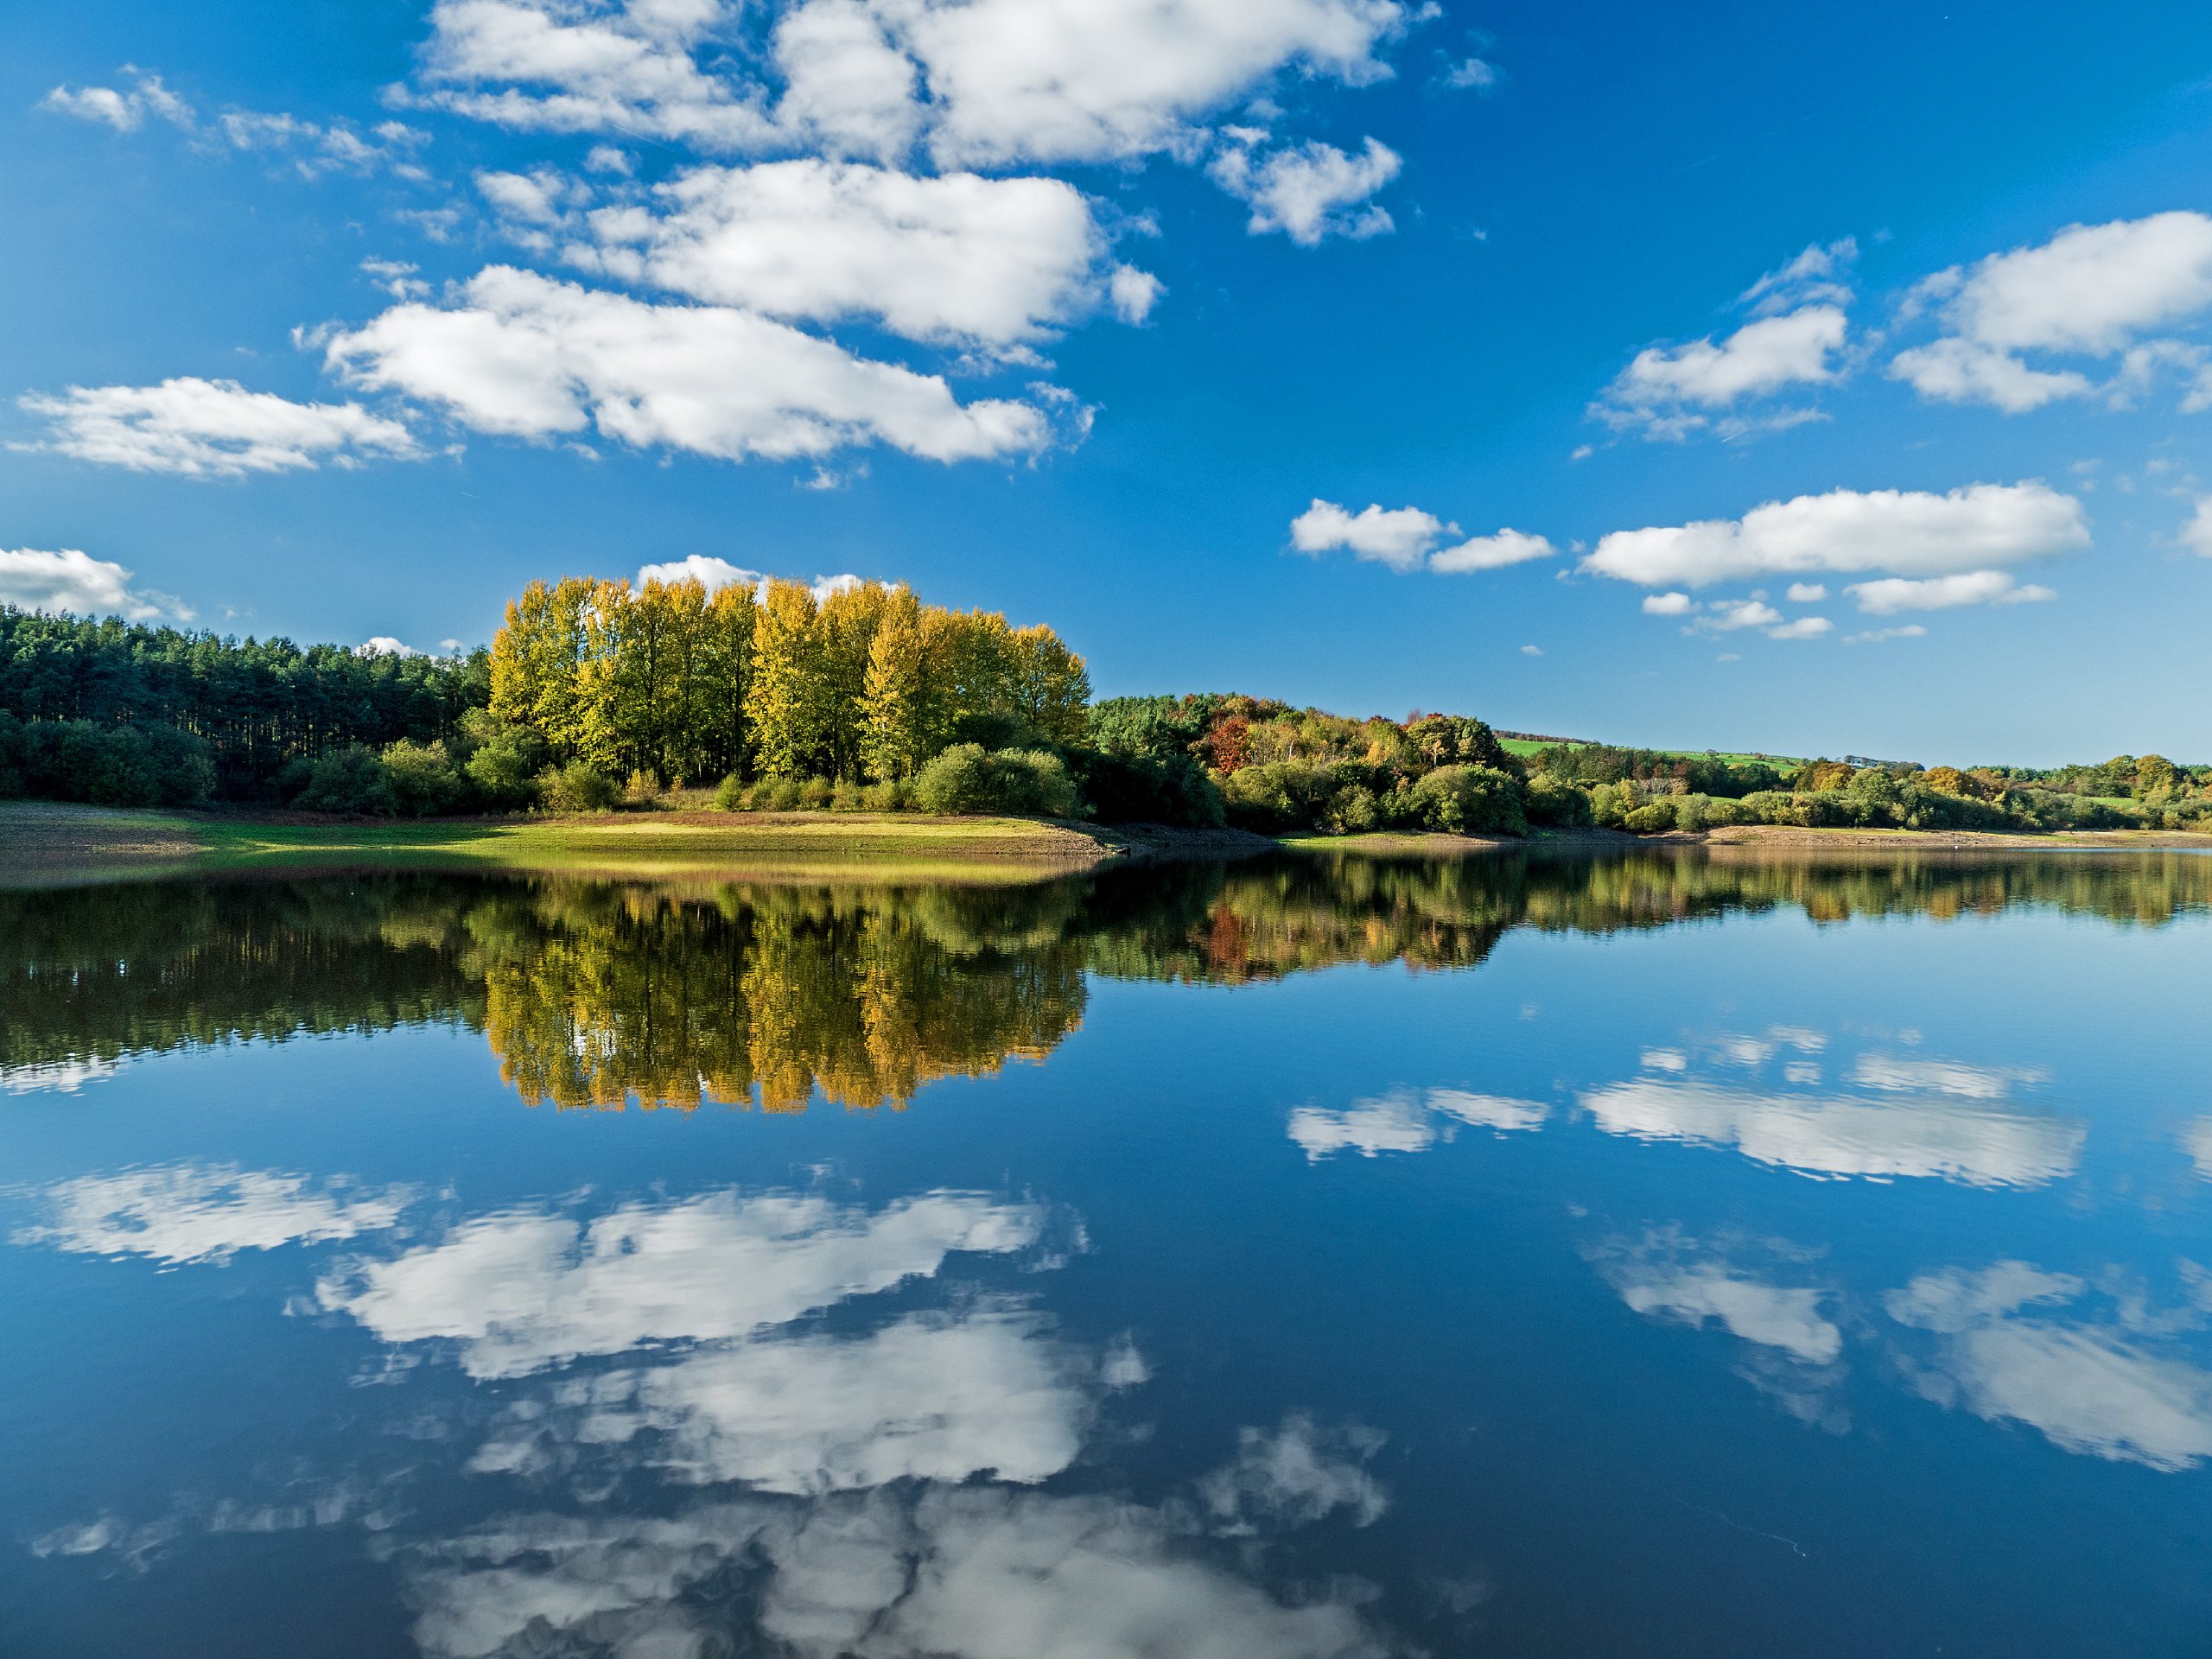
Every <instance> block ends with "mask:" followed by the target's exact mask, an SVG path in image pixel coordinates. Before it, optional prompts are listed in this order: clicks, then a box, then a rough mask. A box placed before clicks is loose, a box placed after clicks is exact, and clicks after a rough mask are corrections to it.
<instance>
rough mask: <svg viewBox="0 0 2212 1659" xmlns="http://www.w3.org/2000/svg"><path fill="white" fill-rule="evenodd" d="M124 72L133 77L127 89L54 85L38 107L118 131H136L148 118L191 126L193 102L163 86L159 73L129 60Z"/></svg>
mask: <svg viewBox="0 0 2212 1659" xmlns="http://www.w3.org/2000/svg"><path fill="white" fill-rule="evenodd" d="M124 73H125V74H127V75H130V77H132V81H133V84H132V85H131V86H130V87H128V88H127V89H124V90H121V91H118V89H116V88H115V87H112V86H79V87H69V86H56V87H55V88H54V90H53V91H52V92H48V94H47V95H46V96H45V97H44V98H43V99H41V100H40V101H39V107H40V108H41V109H45V110H52V111H54V112H55V113H57V114H60V115H73V116H75V117H76V118H78V119H79V120H80V121H98V122H101V123H104V124H106V125H108V126H111V127H113V128H114V129H115V130H117V131H118V132H136V131H137V130H138V129H139V128H140V127H143V126H144V125H145V124H146V123H147V122H149V121H166V122H167V123H168V124H169V125H171V126H173V127H179V128H181V129H182V130H185V131H187V132H190V131H191V130H193V129H194V125H195V118H194V114H193V109H192V105H189V104H188V103H186V102H185V101H184V99H181V98H179V97H178V96H177V95H176V94H175V92H171V91H169V89H168V87H166V86H162V78H161V77H160V76H159V75H149V74H147V73H144V72H143V71H142V70H138V69H135V68H133V67H130V65H128V64H125V65H124Z"/></svg>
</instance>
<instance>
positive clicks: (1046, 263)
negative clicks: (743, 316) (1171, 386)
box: [571, 160, 1159, 346]
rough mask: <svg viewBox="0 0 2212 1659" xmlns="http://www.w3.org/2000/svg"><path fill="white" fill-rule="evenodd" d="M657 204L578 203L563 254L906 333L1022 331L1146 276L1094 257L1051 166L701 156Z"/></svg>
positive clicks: (951, 336)
mask: <svg viewBox="0 0 2212 1659" xmlns="http://www.w3.org/2000/svg"><path fill="white" fill-rule="evenodd" d="M654 194H655V196H656V198H657V199H658V202H659V204H660V207H661V211H658V212H654V211H651V210H649V209H647V208H645V207H614V208H606V209H602V210H601V211H600V212H598V213H594V214H593V215H592V216H591V226H592V232H593V235H594V238H595V241H596V243H597V246H596V248H594V249H581V250H576V251H574V252H573V253H572V255H571V257H575V258H578V259H579V260H580V261H581V262H582V263H586V264H589V265H591V266H593V267H594V268H597V269H601V270H606V271H607V272H608V273H609V274H611V275H613V276H617V277H621V278H623V279H624V280H626V281H639V282H648V283H653V284H655V285H656V286H658V287H661V288H665V289H673V290H675V291H676V292H677V293H681V294H684V295H688V296H690V297H691V298H693V299H697V300H705V301H709V302H713V303H715V304H719V305H732V306H741V307H744V308H747V309H749V310H753V311H758V312H761V313H764V314H766V315H770V316H775V317H783V318H791V319H801V318H804V319H812V320H817V321H832V320H836V319H841V318H847V317H868V318H873V319H875V320H878V321H880V322H881V323H882V324H883V326H884V327H887V328H888V329H890V330H891V331H892V332H893V333H894V334H901V335H904V336H905V337H906V338H907V339H909V340H939V341H948V342H953V343H960V342H974V343H979V344H982V345H988V346H1005V345H1012V344H1014V343H1017V342H1020V341H1025V340H1034V339H1036V338H1038V337H1039V336H1040V335H1042V334H1046V333H1047V332H1048V331H1050V330H1051V329H1052V328H1054V327H1058V326H1060V325H1062V324H1065V323H1066V322H1068V321H1071V320H1073V319H1074V318H1075V317H1077V315H1081V314H1082V313H1084V312H1085V311H1087V310H1090V309H1094V308H1097V307H1098V306H1099V305H1101V304H1102V303H1105V302H1109V289H1110V302H1111V303H1112V305H1113V306H1114V308H1115V309H1116V312H1117V314H1119V315H1125V316H1135V317H1139V318H1141V317H1142V316H1143V315H1144V314H1145V313H1146V312H1147V310H1149V309H1150V307H1151V301H1152V298H1153V296H1155V295H1156V294H1157V292H1158V289H1159V284H1158V282H1157V279H1155V278H1154V277H1150V276H1148V275H1147V274H1146V273H1145V272H1142V271H1139V270H1133V269H1131V268H1129V267H1127V266H1123V267H1121V268H1120V269H1119V270H1112V269H1110V268H1109V264H1108V261H1107V251H1108V244H1107V238H1105V236H1104V235H1103V233H1102V232H1100V230H1099V228H1098V226H1097V224H1096V221H1095V220H1094V219H1093V218H1092V215H1091V211H1090V203H1089V202H1088V201H1087V200H1085V199H1084V196H1083V194H1082V193H1081V192H1080V191H1078V190H1077V189H1076V188H1074V187H1073V186H1071V185H1069V184H1065V183H1063V182H1062V181H1059V180H1058V179H1042V178H1027V179H1022V178H1017V179H984V178H979V177H977V176H976V175H975V174H972V173H953V174H946V175H940V176H938V177H935V178H916V177H912V176H909V175H906V174H902V173H893V172H887V171H885V170H884V169H882V168H876V167H868V166H864V165H861V164H859V163H855V162H847V163H840V162H825V161H818V160H803V161H790V162H769V163H766V164H764V165H761V166H759V167H749V168H720V167H702V168H692V169H691V170H690V171H688V172H685V173H682V174H679V175H677V176H676V177H675V178H674V179H672V180H671V181H669V182H667V183H665V184H663V185H661V186H659V187H658V188H657V189H656V190H655V192H654Z"/></svg>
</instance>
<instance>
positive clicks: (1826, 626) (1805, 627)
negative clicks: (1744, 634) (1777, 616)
mask: <svg viewBox="0 0 2212 1659" xmlns="http://www.w3.org/2000/svg"><path fill="white" fill-rule="evenodd" d="M1834 631H1835V624H1834V623H1833V622H1831V621H1829V620H1827V618H1826V617H1825V616H1801V617H1798V618H1796V620H1793V621H1789V622H1784V623H1783V624H1782V626H1779V627H1774V628H1769V629H1768V630H1767V631H1766V637H1767V638H1768V639H1819V638H1821V635H1823V634H1827V633H1832V632H1834Z"/></svg>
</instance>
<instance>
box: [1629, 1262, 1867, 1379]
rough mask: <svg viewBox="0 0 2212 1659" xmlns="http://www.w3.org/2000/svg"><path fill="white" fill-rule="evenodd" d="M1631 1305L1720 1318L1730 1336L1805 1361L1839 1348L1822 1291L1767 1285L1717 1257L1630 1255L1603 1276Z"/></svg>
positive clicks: (1698, 1321)
mask: <svg viewBox="0 0 2212 1659" xmlns="http://www.w3.org/2000/svg"><path fill="white" fill-rule="evenodd" d="M1607 1276H1608V1277H1609V1278H1610V1279H1611V1281H1612V1284H1613V1287H1614V1288H1615V1289H1616V1290H1618V1291H1619V1292H1620V1294H1621V1300H1623V1301H1624V1302H1626V1303H1627V1304H1628V1306H1629V1307H1630V1309H1631V1310H1632V1311H1634V1312H1636V1313H1641V1314H1643V1315H1645V1316H1646V1317H1647V1318H1650V1319H1669V1320H1672V1321H1673V1322H1674V1323H1675V1324H1678V1325H1690V1326H1692V1327H1701V1326H1703V1325H1704V1324H1705V1323H1706V1321H1707V1320H1708V1319H1712V1320H1716V1321H1718V1322H1719V1324H1720V1325H1723V1326H1724V1327H1726V1330H1727V1331H1728V1332H1729V1333H1730V1334H1731V1335H1732V1336H1735V1337H1738V1338H1742V1339H1743V1340H1744V1341H1745V1342H1751V1343H1757V1344H1759V1345H1760V1346H1762V1347H1767V1348H1777V1349H1780V1350H1781V1351H1783V1353H1786V1354H1788V1355H1789V1357H1791V1358H1793V1359H1797V1360H1802V1362H1804V1363H1806V1364H1808V1365H1829V1364H1833V1363H1834V1362H1835V1360H1836V1359H1837V1358H1838V1357H1840V1355H1841V1354H1842V1352H1843V1332H1841V1331H1840V1330H1839V1329H1838V1328H1837V1327H1836V1325H1835V1322H1834V1320H1832V1319H1827V1318H1826V1317H1825V1316H1824V1315H1823V1314H1822V1313H1821V1302H1822V1300H1825V1293H1824V1292H1822V1291H1821V1290H1819V1289H1817V1288H1813V1287H1801V1286H1782V1285H1773V1284H1768V1283H1766V1282H1765V1281H1762V1280H1758V1279H1754V1278H1751V1277H1750V1276H1749V1275H1747V1274H1741V1273H1738V1272H1736V1271H1735V1270H1733V1269H1732V1268H1728V1267H1726V1266H1725V1265H1723V1264H1721V1263H1719V1262H1692V1263H1690V1264H1688V1265H1687V1266H1685V1265H1682V1264H1681V1263H1678V1262H1668V1261H1662V1260H1657V1259H1654V1258H1652V1257H1650V1256H1649V1255H1638V1256H1632V1257H1630V1258H1629V1259H1627V1260H1625V1261H1624V1262H1622V1263H1620V1264H1619V1265H1618V1266H1617V1267H1616V1268H1614V1269H1613V1270H1612V1271H1611V1273H1609V1274H1608V1275H1607Z"/></svg>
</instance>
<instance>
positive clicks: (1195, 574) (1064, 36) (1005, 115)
mask: <svg viewBox="0 0 2212 1659" xmlns="http://www.w3.org/2000/svg"><path fill="white" fill-rule="evenodd" d="M0 131H4V133H5V137H6V143H7V146H8V155H9V156H10V165H9V167H8V168H5V169H4V170H0V214H4V215H5V221H6V222H7V223H8V224H9V225H10V226H11V228H12V231H13V234H12V235H11V236H10V238H9V244H10V257H9V258H8V259H7V260H6V261H4V262H0V301H4V304H5V308H6V315H8V316H9V317H10V319H11V320H12V321H13V324H14V326H13V327H11V328H10V329H9V330H8V331H7V332H6V334H5V335H4V337H0V359H3V361H0V393H4V397H5V401H4V402H0V442H4V443H5V444H6V445H7V447H6V448H0V550H5V551H4V552H0V597H8V598H13V599H15V600H16V601H19V602H22V601H29V602H37V603H46V604H49V605H60V604H79V605H101V606H105V607H115V606H121V607H126V608H130V609H132V610H134V611H137V612H138V613H143V614H149V615H152V614H157V613H167V614H172V615H175V614H181V613H184V612H187V611H188V612H190V613H192V615H193V616H194V619H196V620H197V621H198V622H199V623H200V625H203V626H213V627H216V628H219V629H221V630H224V631H226V632H240V633H244V632H257V633H269V632H284V633H289V634H291V635H293V636H294V637H296V638H300V639H338V640H341V641H347V642H353V641H360V640H366V639H371V638H374V637H383V638H389V639H396V640H400V641H404V642H405V643H406V644H408V645H410V646H416V647H420V648H425V649H435V648H438V647H439V646H440V645H441V644H442V642H445V641H448V640H458V641H461V642H464V643H475V642H479V641H482V640H484V639H488V637H489V636H490V634H491V632H493V629H494V628H495V627H496V626H497V624H498V620H499V609H500V606H501V604H502V603H503V601H504V600H505V597H506V596H507V595H508V594H511V593H512V592H513V591H514V590H515V589H516V588H518V587H519V585H520V584H521V583H522V582H524V581H525V580H527V579H528V578H529V577H531V576H533V575H549V576H550V575H560V574H563V573H586V572H588V573H594V574H601V575H630V574H632V572H634V571H635V570H637V569H639V568H641V567H643V566H645V565H647V564H659V563H675V562H680V561H683V560H686V559H690V558H695V557H696V558H698V559H702V560H714V561H721V563H722V565H726V566H730V567H735V568H739V569H746V570H757V571H768V572H773V573H776V574H780V575H793V576H801V577H814V576H819V575H834V574H839V573H844V572H851V573H855V574H857V575H861V576H867V577H880V578H883V579H887V580H905V581H907V582H912V584H913V585H914V586H915V588H917V589H918V590H919V591H920V592H921V593H922V594H924V595H925V597H927V598H930V599H932V600H936V601H941V602H944V603H949V604H952V605H957V606H967V605H977V604H980V605H984V606H988V607H992V608H1003V609H1004V610H1006V611H1007V613H1009V614H1010V615H1011V616H1012V617H1013V618H1014V620H1017V621H1022V622H1026V621H1030V620H1048V621H1051V622H1052V623H1053V624H1054V625H1055V626H1057V627H1058V628H1059V629H1060V630H1061V631H1062V632H1064V633H1065V635H1066V636H1067V637H1068V638H1069V639H1071V641H1072V642H1073V643H1074V644H1075V645H1076V646H1077V649H1079V650H1081V651H1082V652H1084V654H1085V655H1086V656H1087V658H1089V660H1090V664H1091V668H1092V674H1093V679H1094V682H1095V683H1096V686H1097V689H1098V690H1099V691H1100V692H1101V693H1102V694H1114V693H1119V692H1128V691H1151V690H1196V689H1238V690H1251V691H1255V692H1262V693H1266V694H1270V695H1274V696H1282V697H1286V698H1289V699H1291V700H1293V701H1295V702H1318V703H1319V704H1321V705H1323V706H1325V707H1330V708H1334V709H1340V710H1342V711H1344V712H1348V713H1367V712H1385V713H1390V714H1403V713H1405V712H1406V711H1408V709H1414V708H1416V707H1419V708H1437V707H1441V708H1446V709H1455V710H1465V711H1467V712H1472V713H1478V714H1481V715H1484V716H1485V717H1487V718H1489V719H1491V721H1495V722H1496V723H1497V724H1499V725H1501V726H1505V727H1509V728H1518V729H1527V730H1535V731H1541V732H1552V733H1563V734H1575V735H1589V736H1604V737H1609V738H1613V739H1617V740H1621V741H1639V742H1649V743H1664V744H1668V745H1670V746H1671V745H1700V746H1701V745H1705V744H1708V743H1709V744H1713V745H1715V746H1719V747H1751V748H1764V749H1770V750H1774V751H1777V752H1813V751H1821V752H1829V753H1844V752H1850V753H1872V754H1877V755H1884V756H1897V757H1901V758H1917V759H1923V760H1929V761H1931V762H1932V761H1936V760H1958V761H1962V762H1965V761H1974V760H2015V761H2021V762H2052V761H2056V760H2063V759H2068V758H2075V759H2081V758H2091V757H2101V756H2103V755H2106V754H2108V753H2113V752H2115V751H2120V750H2130V751H2143V750H2151V749H2157V750H2159V751H2161V752H2164V753H2171V754H2174V755H2176V756H2177V757H2179V758H2183V759H2196V760H2206V759H2212V705H2208V703H2207V702H2206V700H2205V699H2204V698H2203V696H2202V694H2201V690H2200V687H2199V682H2200V681H2201V677H2202V669H2201V662H2202V643H2201V642H2202V636H2203V632H2204V625H2205V623H2206V621H2207V620H2208V618H2212V507H2206V508H2204V509H2203V510H2202V516H2200V513H2199V504H2200V501H2201V500H2202V499H2205V498H2207V497H2208V496H2212V455H2208V454H2206V452H2205V442H2206V439H2205V435H2206V433H2207V431H2208V430H2212V424H2208V423H2212V407H2208V408H2202V409H2199V408H2198V407H2197V405H2200V404H2212V375H2208V366H2207V365H2208V364H2212V330H2208V320H2212V198H2208V192H2207V189H2206V188H2205V184H2204V181H2206V180H2207V179H2208V178H2212V12H2207V11H2206V10H2205V9H2204V8H2202V7H2201V6H2186V5H2181V4H2152V3H2121V4H2118V5H2114V6H2107V7H2104V8H2101V9H2099V10H2098V11H2097V12H2096V13H2095V15H2094V18H2092V19H2089V20H2086V21H2085V20H2084V18H2083V16H2082V14H2081V13H2080V12H2079V10H2078V9H2072V8H2069V9H2067V10H2063V11H2062V10H2060V9H2059V8H2058V7H2056V5H2040V4H2018V3H2010V4H2004V5H1998V4H1958V5H1953V6H1951V7H1950V8H1949V9H1948V11H1946V10H1940V9H1938V8H1936V7H1930V6H1924V5H1923V6H1908V5H1901V4H1887V5H1885V4H1865V5H1860V6H1857V7H1853V8H1851V9H1849V10H1848V11H1847V12H1845V13H1836V12H1828V13H1821V12H1816V11H1808V10H1805V9H1802V8H1776V7H1772V6H1765V5H1758V6H1754V5H1748V4H1747V5H1735V6H1730V5H1712V6H1705V7H1700V8H1694V9H1691V8H1654V7H1650V6H1646V5H1618V6H1612V5H1572V6H1560V5H1557V4H1554V5H1549V6H1536V5H1526V6H1513V5H1505V6H1493V7H1486V8H1484V9H1482V10H1479V11H1478V10H1469V9H1467V8H1465V7H1463V6H1459V5H1450V6H1446V7H1443V8H1441V9H1440V8H1437V7H1433V6H1432V7H1429V8H1427V10H1425V11H1423V10H1418V9H1417V8H1416V7H1415V6H1411V5H1405V4H1399V3H1392V0H1184V3H1181V4H1179V5H1169V4H1167V3H1166V0H804V3H799V4H792V3H777V4H772V5H760V4H755V5H753V6H752V7H749V8H741V7H739V6H737V5H735V4H734V3H730V4H725V3H721V0H629V3H628V4H627V5H624V4H620V3H611V0H610V3H597V0H444V3H440V4H436V5H433V4H431V3H428V0H342V3H341V0H286V3H282V4H279V3H226V4H221V5H215V6H207V7H200V8H190V9H186V8H178V7H174V6H161V5H153V4H145V3H136V4H134V3H127V0H125V3H118V4H114V5H111V6H108V7H104V8H98V9H92V10H90V11H85V10H78V11H75V12H66V11H64V10H61V9H57V8H24V7H18V8H13V9H11V10H10V15H9V16H7V17H6V18H5V19H4V20H0ZM1370 509H1373V511H1371V512H1370ZM1506 531H1510V532H1512V533H1511V534H1510V535H1506V534H1502V533H1501V532H1506ZM70 553H75V554H79V555H80V556H79V557H74V558H71V557H65V556H64V555H67V554H70ZM719 568H720V567H709V569H719ZM125 573H127V574H125ZM1816 589H1817V590H1819V592H1818V596H1815V590H1816ZM1793 590H1794V596H1793Z"/></svg>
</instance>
